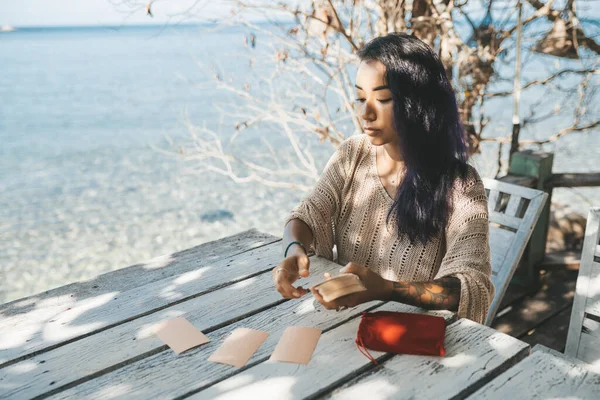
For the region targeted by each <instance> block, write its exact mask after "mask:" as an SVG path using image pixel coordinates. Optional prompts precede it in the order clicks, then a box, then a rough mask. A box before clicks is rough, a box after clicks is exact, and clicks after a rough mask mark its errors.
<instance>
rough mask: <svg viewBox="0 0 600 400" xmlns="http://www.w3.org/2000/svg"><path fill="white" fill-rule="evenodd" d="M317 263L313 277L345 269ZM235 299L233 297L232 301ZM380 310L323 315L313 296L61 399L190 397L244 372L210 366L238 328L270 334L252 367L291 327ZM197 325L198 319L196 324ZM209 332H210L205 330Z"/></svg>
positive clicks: (268, 291)
mask: <svg viewBox="0 0 600 400" xmlns="http://www.w3.org/2000/svg"><path fill="white" fill-rule="evenodd" d="M311 261H312V262H311V267H312V270H313V271H315V270H319V271H327V272H330V273H333V272H335V271H336V270H339V268H340V266H339V265H337V264H335V263H333V262H330V261H328V260H325V259H322V258H315V257H313V258H312V259H311ZM318 275H320V274H315V273H313V274H312V276H311V277H309V278H308V279H307V282H310V283H315V282H317V281H319V280H320V279H321V278H319V277H318ZM321 276H322V275H321ZM269 278H270V277H269ZM217 293H218V292H217ZM247 293H248V294H249V295H251V296H252V297H253V298H254V299H256V300H253V301H260V298H261V297H262V295H261V293H262V294H264V295H266V297H268V298H277V299H281V297H280V295H279V293H277V292H276V291H275V290H274V288H273V287H272V283H271V284H270V287H269V288H264V287H260V286H258V285H252V286H251V288H250V290H248V291H247ZM232 297H233V296H229V298H232ZM250 302H251V301H250V300H249V298H236V299H235V304H238V307H241V306H242V305H244V304H247V303H250ZM217 304H218V303H217ZM378 304H379V303H378V302H374V303H370V304H363V305H361V306H359V307H357V308H355V309H352V310H346V311H343V312H339V313H336V312H335V311H327V310H325V309H323V308H322V307H321V306H320V305H319V304H318V303H316V301H315V300H314V298H313V297H312V295H307V296H305V297H303V298H301V299H298V300H290V301H283V302H281V301H280V302H279V303H278V304H274V306H273V307H271V308H268V309H265V310H263V311H262V312H260V313H257V314H255V315H252V316H249V317H248V318H245V319H240V320H239V321H237V322H234V323H232V324H231V325H227V326H224V327H222V328H220V329H219V330H216V331H212V332H208V333H207V336H208V337H209V338H210V339H211V342H210V343H208V344H206V345H203V346H201V347H199V348H197V349H192V350H190V351H188V352H185V353H183V354H181V355H177V354H175V353H174V352H173V351H170V350H168V351H162V352H160V353H159V354H156V355H152V356H151V357H148V358H145V359H143V360H136V361H135V362H134V363H131V364H129V365H126V366H124V367H123V368H120V369H118V370H115V371H112V372H110V373H108V374H106V375H103V376H100V377H97V378H95V379H93V380H89V381H87V382H85V383H83V384H81V385H78V386H76V387H74V388H72V389H69V390H66V391H64V392H61V393H57V395H56V397H57V398H69V397H75V398H81V397H88V396H89V397H100V398H102V397H103V396H105V395H106V393H107V391H108V389H107V388H115V387H121V385H126V386H127V387H128V388H129V390H128V391H127V393H126V396H127V397H128V398H147V397H148V396H149V395H150V394H151V395H152V396H155V397H176V396H178V395H184V394H186V393H188V392H189V391H192V390H198V389H200V388H202V387H205V386H209V385H212V384H214V383H216V382H219V381H220V380H223V379H225V378H227V377H228V376H230V375H232V374H235V373H237V372H238V371H239V370H237V369H236V368H233V367H229V366H225V365H222V364H216V363H211V362H208V361H207V359H208V357H209V356H210V355H211V354H212V353H213V352H214V351H215V350H216V349H217V347H219V346H220V345H221V343H222V339H224V338H225V337H226V336H227V335H229V333H230V332H231V331H233V330H234V329H236V328H238V327H245V328H252V329H259V330H264V331H267V332H269V334H270V335H269V337H268V338H267V340H266V342H265V343H263V344H262V346H261V347H260V348H259V351H258V352H257V353H256V354H254V356H253V358H252V359H251V360H250V361H249V364H248V365H252V364H254V363H256V362H258V361H261V360H262V359H264V357H266V356H267V355H269V354H270V351H271V350H272V349H273V348H274V346H275V345H276V343H277V341H278V340H279V336H280V334H281V333H282V332H283V330H284V329H285V328H286V327H287V326H289V325H294V324H298V325H303V326H314V327H318V328H321V329H324V330H327V329H331V328H332V327H335V326H336V325H339V324H340V323H343V322H344V321H345V320H347V319H348V318H352V317H355V316H357V315H360V312H362V311H363V310H366V309H368V308H372V307H373V306H376V305H378ZM219 308H221V305H219ZM186 318H189V319H190V321H191V322H192V323H194V324H195V325H196V326H200V325H199V323H200V324H201V323H202V322H201V321H202V320H199V319H197V318H194V316H193V315H192V314H188V315H186ZM194 319H196V322H195V321H194ZM204 332H205V333H206V332H207V331H206V330H204ZM269 349H270V350H269ZM109 397H110V396H109Z"/></svg>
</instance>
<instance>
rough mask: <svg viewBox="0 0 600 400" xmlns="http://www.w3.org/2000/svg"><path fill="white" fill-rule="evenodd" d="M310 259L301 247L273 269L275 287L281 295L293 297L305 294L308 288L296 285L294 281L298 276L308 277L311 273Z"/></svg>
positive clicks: (288, 297) (287, 297)
mask: <svg viewBox="0 0 600 400" xmlns="http://www.w3.org/2000/svg"><path fill="white" fill-rule="evenodd" d="M309 267H310V260H309V258H308V256H307V255H306V253H305V252H304V250H302V249H299V250H298V251H296V252H293V253H292V254H291V255H289V256H287V257H286V258H285V259H284V260H283V261H282V262H280V263H279V265H278V266H277V267H275V268H274V269H273V281H274V282H275V288H276V289H277V291H278V292H279V293H281V296H283V297H284V298H286V299H293V298H298V297H302V296H304V295H305V294H306V293H308V289H304V288H302V286H298V287H294V286H292V283H294V282H295V281H297V280H298V278H300V277H302V278H306V277H307V276H308V274H309V272H308V269H309Z"/></svg>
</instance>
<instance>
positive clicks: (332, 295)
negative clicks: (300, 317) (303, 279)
mask: <svg viewBox="0 0 600 400" xmlns="http://www.w3.org/2000/svg"><path fill="white" fill-rule="evenodd" d="M312 289H315V290H316V291H318V292H319V294H320V295H321V296H322V297H323V300H325V301H326V302H330V301H333V300H335V299H337V298H340V297H342V296H346V295H348V294H352V293H357V292H363V291H365V290H367V288H366V287H365V285H364V284H363V283H362V281H361V280H360V278H359V277H358V276H357V275H354V274H340V275H338V276H336V277H333V278H329V279H327V280H326V281H323V282H321V283H318V284H316V285H315V286H313V287H312Z"/></svg>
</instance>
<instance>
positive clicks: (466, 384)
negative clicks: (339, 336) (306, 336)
mask: <svg viewBox="0 0 600 400" xmlns="http://www.w3.org/2000/svg"><path fill="white" fill-rule="evenodd" d="M446 350H447V353H446V355H445V356H444V357H443V358H440V357H422V356H412V355H401V356H394V357H393V358H391V359H390V360H388V361H386V362H384V363H383V364H382V365H381V366H379V367H377V368H375V369H373V370H371V371H368V372H366V373H364V374H362V375H361V376H359V377H357V378H355V379H353V380H351V381H349V382H348V380H346V379H344V381H345V382H347V383H345V384H344V385H343V386H342V387H340V388H338V389H336V390H335V391H333V392H332V393H329V394H327V395H324V396H323V398H334V399H356V398H365V397H369V398H379V399H384V398H389V399H395V398H410V399H454V398H457V399H460V398H464V397H466V396H467V395H468V394H470V393H473V392H474V391H475V390H477V389H478V388H480V387H481V386H483V385H484V384H485V383H487V382H489V381H490V380H492V379H493V378H495V377H496V376H498V375H499V374H501V373H502V372H504V371H505V370H507V369H508V368H510V367H511V366H513V365H514V364H516V363H517V362H519V361H520V360H522V359H523V358H525V357H527V355H528V354H529V345H527V344H526V343H523V342H521V341H520V340H518V339H515V338H513V337H511V336H508V335H505V334H503V333H500V332H497V331H495V330H494V329H492V328H489V327H486V326H483V325H480V324H477V323H475V322H473V321H470V320H467V319H462V320H459V321H457V322H455V323H454V324H452V325H450V326H449V327H448V329H447V332H446ZM339 361H340V360H338V362H339Z"/></svg>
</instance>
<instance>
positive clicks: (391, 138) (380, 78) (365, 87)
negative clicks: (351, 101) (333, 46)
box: [356, 61, 398, 146]
mask: <svg viewBox="0 0 600 400" xmlns="http://www.w3.org/2000/svg"><path fill="white" fill-rule="evenodd" d="M356 103H357V106H358V107H357V109H358V115H359V117H360V118H361V121H362V125H363V128H364V131H365V134H367V135H368V136H369V140H370V141H371V144H373V145H374V146H382V145H384V144H388V143H394V144H397V143H398V135H397V134H396V131H395V130H394V123H393V120H394V113H393V103H394V101H393V100H392V92H391V91H390V90H389V88H388V86H387V84H386V83H385V66H384V65H383V64H382V63H381V62H379V61H362V62H361V63H360V65H359V67H358V71H357V73H356Z"/></svg>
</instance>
